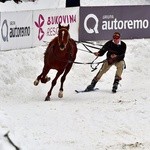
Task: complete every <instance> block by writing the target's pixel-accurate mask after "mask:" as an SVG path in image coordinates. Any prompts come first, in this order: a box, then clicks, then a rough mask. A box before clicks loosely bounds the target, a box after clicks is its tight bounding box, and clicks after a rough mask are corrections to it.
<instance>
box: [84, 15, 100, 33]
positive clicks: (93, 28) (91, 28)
mask: <svg viewBox="0 0 150 150" xmlns="http://www.w3.org/2000/svg"><path fill="white" fill-rule="evenodd" d="M91 20H94V23H93V22H92V21H91ZM88 21H89V27H88ZM98 22H99V20H98V18H97V16H96V15H94V14H89V15H87V16H86V17H85V20H84V29H85V31H86V32H87V33H89V34H92V33H99V31H98Z"/></svg>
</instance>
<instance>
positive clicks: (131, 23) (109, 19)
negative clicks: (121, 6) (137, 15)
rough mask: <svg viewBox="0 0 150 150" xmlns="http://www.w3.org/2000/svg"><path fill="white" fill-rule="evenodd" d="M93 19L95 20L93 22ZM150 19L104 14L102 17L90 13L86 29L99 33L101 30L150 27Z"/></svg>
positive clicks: (85, 25) (88, 31)
mask: <svg viewBox="0 0 150 150" xmlns="http://www.w3.org/2000/svg"><path fill="white" fill-rule="evenodd" d="M91 20H94V22H92V21H91ZM148 28H149V20H148V19H129V20H127V19H126V20H124V19H118V18H117V17H115V16H114V15H103V16H102V19H100V18H98V17H97V16H96V15H95V14H88V15H87V16H86V17H85V19H84V29H85V31H86V32H87V33H89V34H95V33H96V34H97V33H99V32H100V30H126V29H130V30H131V29H132V30H133V29H148Z"/></svg>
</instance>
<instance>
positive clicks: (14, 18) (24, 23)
mask: <svg viewBox="0 0 150 150" xmlns="http://www.w3.org/2000/svg"><path fill="white" fill-rule="evenodd" d="M0 28H1V33H0V35H1V37H0V39H1V41H0V43H1V50H9V49H20V48H28V47H32V42H33V41H32V40H33V39H32V37H33V30H32V11H19V12H2V13H1V22H0Z"/></svg>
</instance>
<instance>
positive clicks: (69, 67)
mask: <svg viewBox="0 0 150 150" xmlns="http://www.w3.org/2000/svg"><path fill="white" fill-rule="evenodd" d="M71 67H72V64H68V65H67V67H66V69H65V72H64V74H63V76H62V77H61V84H60V89H59V93H58V97H59V98H62V97H63V90H64V89H63V85H64V81H65V79H66V76H67V74H68V72H69V71H70V69H71Z"/></svg>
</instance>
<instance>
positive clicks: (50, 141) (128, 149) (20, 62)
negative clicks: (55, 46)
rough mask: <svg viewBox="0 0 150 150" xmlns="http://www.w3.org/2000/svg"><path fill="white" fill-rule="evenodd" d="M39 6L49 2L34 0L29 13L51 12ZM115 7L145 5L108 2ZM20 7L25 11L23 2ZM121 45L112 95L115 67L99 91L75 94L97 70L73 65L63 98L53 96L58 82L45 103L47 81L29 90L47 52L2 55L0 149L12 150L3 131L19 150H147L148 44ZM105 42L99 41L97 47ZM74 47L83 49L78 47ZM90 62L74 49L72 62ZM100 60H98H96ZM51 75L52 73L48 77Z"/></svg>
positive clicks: (149, 136) (149, 100)
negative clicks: (121, 62) (120, 69)
mask: <svg viewBox="0 0 150 150" xmlns="http://www.w3.org/2000/svg"><path fill="white" fill-rule="evenodd" d="M43 1H44V2H45V3H47V4H48V2H49V0H38V1H37V2H35V7H34V8H32V9H36V7H37V6H38V7H37V8H39V7H41V8H44V7H50V5H49V6H48V5H44V4H43V3H42V2H43ZM55 1H56V0H55ZM116 2H118V4H121V5H123V4H128V5H130V4H131V5H132V4H135V3H136V4H143V5H144V4H149V3H150V2H149V1H144V0H137V1H136V2H135V1H131V0H124V1H122V0H120V1H119V0H117V1H115V0H111V2H109V1H108V2H107V3H108V4H109V5H115V4H116ZM123 2H124V3H123ZM7 3H8V4H9V3H10V2H6V3H5V4H1V3H0V8H1V7H2V6H4V5H7ZM38 3H39V4H40V6H39V5H38ZM56 3H57V1H56ZM107 3H106V4H107ZM81 4H84V5H86V4H87V5H100V4H101V5H104V1H102V0H101V3H100V1H99V0H97V1H96V0H93V1H91V0H85V1H84V2H83V1H82V0H81ZM15 5H17V4H15ZM19 5H22V8H23V5H24V8H25V7H26V3H25V2H23V3H21V4H18V5H17V6H19ZM28 5H32V3H30V2H29V3H28ZM8 6H9V7H10V5H8ZM33 6H34V5H32V7H33ZM9 7H8V8H9ZM124 41H125V42H126V44H127V53H126V58H125V61H126V65H127V68H126V69H125V70H124V73H123V76H122V78H123V79H122V81H121V82H120V86H119V89H118V92H117V93H116V94H112V93H111V87H112V82H113V79H114V74H115V68H114V67H112V68H111V69H110V70H109V71H108V72H107V73H106V74H105V75H104V76H103V77H102V79H101V80H100V81H99V82H98V83H97V87H98V88H99V89H100V90H99V91H96V92H89V93H83V94H76V93H75V92H74V90H75V89H84V88H85V87H86V86H87V85H88V84H89V83H90V82H91V80H92V78H93V77H94V76H95V75H96V73H97V72H98V69H97V70H96V71H94V72H91V68H90V66H89V65H77V64H74V65H73V68H72V70H71V71H70V72H69V74H68V76H67V79H66V82H65V85H64V97H63V98H62V99H60V98H58V97H57V94H58V90H59V80H60V79H59V80H58V82H57V85H56V86H55V87H54V90H53V93H52V96H51V101H48V102H45V101H44V99H45V96H46V94H47V92H48V90H49V88H50V82H48V83H47V84H45V85H43V84H39V85H38V86H37V87H35V86H34V85H33V81H34V80H35V78H36V77H37V75H39V74H40V73H41V70H42V67H43V53H44V51H45V48H46V47H45V46H39V47H36V48H32V49H21V50H12V51H5V52H4V51H1V52H0V150H14V147H13V146H12V145H10V144H9V142H8V140H7V139H6V138H5V137H4V134H6V133H7V132H8V131H9V136H10V138H11V139H12V141H13V142H14V143H15V144H16V145H17V146H18V147H20V149H21V150H124V149H125V150H149V149H150V98H149V94H148V92H149V88H150V82H149V75H150V67H149V64H150V59H149V58H150V52H149V50H150V39H138V40H136V39H134V40H124ZM105 42H106V41H100V44H104V43H105ZM78 47H79V49H83V47H82V45H81V44H79V45H78ZM94 58H95V56H94V55H92V54H90V53H86V52H83V51H80V50H79V51H78V54H77V59H76V61H81V62H89V61H92V60H93V59H94ZM104 58H105V56H104ZM104 58H103V57H99V58H98V61H101V60H103V59H104ZM98 68H100V66H99V67H98ZM55 73H56V71H55V70H51V71H50V72H49V76H51V78H53V77H54V75H55Z"/></svg>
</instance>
